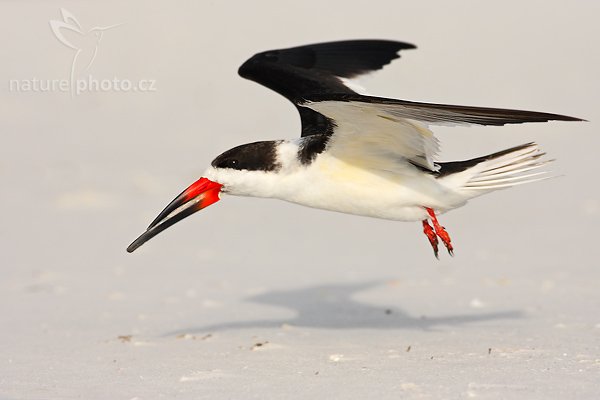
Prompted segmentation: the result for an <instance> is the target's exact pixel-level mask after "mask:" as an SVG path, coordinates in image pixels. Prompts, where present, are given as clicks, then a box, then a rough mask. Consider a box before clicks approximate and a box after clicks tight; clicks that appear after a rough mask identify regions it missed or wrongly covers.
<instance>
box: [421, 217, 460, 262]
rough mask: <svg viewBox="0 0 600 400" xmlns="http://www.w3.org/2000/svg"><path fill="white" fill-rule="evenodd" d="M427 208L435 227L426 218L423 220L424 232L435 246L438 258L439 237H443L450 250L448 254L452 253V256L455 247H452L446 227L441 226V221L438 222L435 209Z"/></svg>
mask: <svg viewBox="0 0 600 400" xmlns="http://www.w3.org/2000/svg"><path fill="white" fill-rule="evenodd" d="M425 210H427V214H429V217H430V218H431V222H432V224H433V228H432V227H431V225H429V222H428V221H427V220H426V219H425V220H423V232H424V233H425V235H426V236H427V238H428V239H429V243H430V244H431V247H433V253H434V254H435V256H436V257H437V258H439V257H438V239H437V238H438V237H439V238H440V239H441V241H442V243H444V246H446V249H447V250H448V254H450V255H451V256H454V247H452V240H451V239H450V235H449V234H448V232H447V231H446V229H445V228H444V227H443V226H441V225H440V223H439V222H438V220H437V217H436V216H435V212H434V211H433V209H432V208H429V207H425Z"/></svg>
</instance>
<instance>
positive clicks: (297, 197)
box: [127, 40, 582, 257]
mask: <svg viewBox="0 0 600 400" xmlns="http://www.w3.org/2000/svg"><path fill="white" fill-rule="evenodd" d="M414 48H415V46H414V45H412V44H409V43H403V42H395V41H388V40H348V41H337V42H327V43H318V44H311V45H306V46H300V47H293V48H288V49H281V50H270V51H266V52H262V53H258V54H256V55H255V56H253V57H251V58H250V59H249V60H248V61H246V62H245V63H244V64H243V65H242V66H241V67H240V68H239V71H238V72H239V74H240V75H241V76H242V77H244V78H247V79H250V80H253V81H255V82H257V83H259V84H261V85H263V86H266V87H268V88H269V89H271V90H274V91H275V92H277V93H279V94H281V95H282V96H284V97H285V98H287V99H288V100H289V101H291V102H292V103H293V104H294V106H295V107H296V109H297V110H298V113H299V114H300V119H301V123H302V128H301V135H300V138H298V139H282V140H273V141H260V142H254V143H248V144H243V145H241V146H237V147H234V148H232V149H230V150H227V151H226V152H224V153H223V154H221V155H219V156H218V157H217V158H215V159H214V160H213V161H212V163H211V165H210V167H208V169H207V170H206V171H205V172H204V175H203V176H202V177H201V178H200V179H198V180H197V181H196V182H194V183H193V184H192V185H190V186H189V187H188V188H187V189H185V190H184V191H183V192H182V193H181V194H180V195H179V196H177V197H176V198H175V199H174V200H173V201H172V202H171V203H170V204H169V205H168V206H167V207H166V208H165V209H164V210H163V211H162V212H161V213H160V214H159V215H158V217H156V219H155V220H154V221H152V223H151V224H150V226H148V228H147V229H146V231H145V232H144V233H142V234H141V235H140V236H139V237H138V238H137V239H136V240H135V241H134V242H133V243H131V245H129V247H128V248H127V251H128V252H130V253H131V252H133V251H134V250H135V249H137V248H138V247H140V246H141V245H142V244H144V243H145V242H146V241H148V240H149V239H151V238H152V237H154V236H155V235H157V234H158V233H160V232H162V231H163V230H165V229H166V228H168V227H170V226H171V225H173V224H175V223H177V222H178V221H181V220H182V219H184V218H186V217H188V216H190V215H192V214H193V213H195V212H197V211H199V210H202V209H203V208H205V207H208V206H209V205H211V204H213V203H215V202H217V201H219V199H220V196H221V194H230V195H236V196H253V197H270V198H277V199H281V200H286V201H289V202H293V203H297V204H301V205H305V206H309V207H315V208H320V209H325V210H331V211H338V212H343V213H348V214H356V215H363V216H370V217H376V218H384V219H390V220H398V221H421V223H422V227H423V232H424V233H425V235H426V236H427V239H428V240H429V243H430V244H431V247H432V248H433V252H434V255H435V256H436V257H438V245H439V240H441V242H442V243H443V244H444V246H445V247H446V249H447V250H448V252H449V253H450V255H453V252H454V248H453V245H452V242H451V239H450V236H449V234H448V232H447V231H446V229H445V228H444V227H443V226H441V225H440V223H439V222H438V219H437V215H438V214H440V213H443V212H446V211H449V210H452V209H454V208H457V207H460V206H463V205H464V204H465V203H466V202H467V201H468V200H470V199H472V198H474V197H477V196H480V195H482V194H485V193H489V192H492V191H494V190H497V189H502V188H507V187H511V186H516V185H521V184H524V183H530V182H535V181H539V180H543V179H546V178H547V177H548V176H547V172H544V171H542V170H540V168H541V167H543V166H544V165H545V164H547V163H548V162H549V161H551V160H544V159H542V156H543V155H544V153H543V152H541V151H540V150H539V148H538V146H537V144H535V143H527V144H523V145H520V146H516V147H513V148H510V149H507V150H503V151H499V152H496V153H493V154H489V155H486V156H483V157H477V158H473V159H470V160H464V161H451V162H440V161H436V159H435V156H436V153H437V152H438V147H439V145H438V140H437V139H436V138H435V136H434V134H433V132H432V131H431V130H430V129H429V126H430V125H448V124H450V125H471V124H474V125H504V124H519V123H524V122H546V121H550V120H560V121H582V120H581V119H579V118H574V117H568V116H565V115H558V114H549V113H542V112H533V111H521V110H508V109H500V108H484V107H470V106H457V105H446V104H430V103H420V102H412V101H405V100H395V99H389V98H381V97H373V96H366V95H362V94H359V93H357V92H356V91H355V90H353V87H354V86H353V85H352V83H351V82H350V79H352V78H356V77H359V76H361V75H363V74H367V73H370V72H372V71H376V70H379V69H381V68H383V66H385V65H386V64H389V63H390V62H391V61H392V60H393V59H395V58H398V57H399V54H398V53H399V52H400V51H402V50H408V49H414Z"/></svg>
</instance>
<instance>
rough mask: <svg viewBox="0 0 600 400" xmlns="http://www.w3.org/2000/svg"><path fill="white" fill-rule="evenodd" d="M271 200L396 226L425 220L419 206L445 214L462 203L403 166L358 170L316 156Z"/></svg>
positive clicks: (433, 180) (290, 178)
mask: <svg viewBox="0 0 600 400" xmlns="http://www.w3.org/2000/svg"><path fill="white" fill-rule="evenodd" d="M279 188H280V190H277V193H276V194H275V195H274V196H272V197H277V198H279V199H282V200H287V201H290V202H293V203H297V204H302V205H305V206H309V207H315V208H321V209H325V210H331V211H339V212H343V213H348V214H356V215H364V216H370V217H376V218H384V219H391V220H401V221H417V220H422V219H425V218H426V217H427V212H426V211H425V208H424V207H431V208H433V209H435V210H436V211H441V212H443V211H447V210H449V209H452V208H456V207H458V206H460V205H462V204H464V200H463V199H462V198H460V197H459V196H457V195H456V194H453V193H452V192H449V191H448V190H447V189H446V188H444V187H443V186H442V185H440V184H439V183H438V181H437V180H436V179H435V178H434V177H433V176H429V175H426V174H423V173H422V172H421V171H418V170H416V169H414V168H413V167H412V166H407V168H406V171H403V173H398V172H397V171H396V172H386V171H375V170H366V169H363V168H358V167H356V166H353V165H350V164H346V163H343V162H341V161H339V160H337V159H335V158H332V157H319V159H318V160H316V161H315V162H314V163H313V164H311V166H310V167H309V168H306V169H303V170H300V171H298V172H296V173H294V174H290V175H288V176H287V177H286V178H285V180H283V181H282V182H281V185H279Z"/></svg>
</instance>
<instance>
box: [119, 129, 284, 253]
mask: <svg viewBox="0 0 600 400" xmlns="http://www.w3.org/2000/svg"><path fill="white" fill-rule="evenodd" d="M280 143H281V142H280V141H266V142H256V143H249V144H244V145H241V146H237V147H234V148H232V149H230V150H227V151H226V152H224V153H223V154H221V155H219V156H218V157H217V158H215V159H214V160H213V161H212V163H211V166H210V167H209V168H208V169H207V170H206V171H205V172H204V174H203V176H202V177H201V178H200V179H198V180H197V181H196V182H194V183H192V184H191V185H190V186H189V187H188V188H187V189H185V190H184V191H183V192H181V194H180V195H179V196H177V197H176V198H175V199H173V201H171V202H170V203H169V205H167V207H165V209H164V210H163V211H162V212H161V213H160V214H159V215H158V216H157V217H156V218H155V219H154V221H152V223H151V224H150V226H148V228H147V229H146V231H145V232H144V233H142V234H141V235H140V236H139V237H138V238H137V239H136V240H135V241H134V242H133V243H131V244H130V245H129V247H127V251H128V252H129V253H131V252H133V251H134V250H135V249H137V248H138V247H140V246H141V245H142V244H144V243H145V242H147V241H148V240H150V239H152V238H153V237H154V236H156V235H157V234H159V233H160V232H162V231H164V230H165V229H167V228H168V227H170V226H171V225H173V224H175V223H177V222H179V221H181V220H182V219H184V218H186V217H189V216H190V215H192V214H194V213H195V212H197V211H200V210H202V209H203V208H206V207H208V206H209V205H211V204H214V203H216V202H217V201H219V200H220V195H221V193H228V194H233V195H239V196H258V197H270V196H271V195H272V190H273V189H274V187H275V186H276V184H275V178H274V175H275V174H274V173H276V172H278V171H279V170H280V168H281V161H279V159H280V157H279V156H278V147H279V144H280Z"/></svg>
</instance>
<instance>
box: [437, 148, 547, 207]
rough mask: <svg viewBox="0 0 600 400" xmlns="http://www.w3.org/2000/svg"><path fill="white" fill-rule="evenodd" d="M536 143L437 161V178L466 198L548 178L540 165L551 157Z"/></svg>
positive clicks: (544, 163)
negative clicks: (467, 157)
mask: <svg viewBox="0 0 600 400" xmlns="http://www.w3.org/2000/svg"><path fill="white" fill-rule="evenodd" d="M544 154H546V153H543V152H542V151H540V149H539V147H538V145H537V144H536V143H527V144H524V145H521V146H517V147H513V148H510V149H507V150H503V151H499V152H497V153H494V154H490V155H487V156H484V157H478V158H474V159H471V160H465V161H455V162H447V163H439V165H440V170H439V173H440V175H439V176H438V179H439V180H440V182H441V183H443V184H444V185H445V186H447V187H449V188H451V189H453V190H455V191H457V192H459V193H460V194H461V195H463V196H465V197H466V198H467V199H470V198H473V197H477V196H480V195H482V194H485V193H488V192H491V191H494V190H497V189H504V188H507V187H512V186H517V185H522V184H524V183H531V182H537V181H541V180H544V179H548V178H551V177H552V176H549V175H548V174H549V171H539V168H541V167H543V166H544V165H546V164H548V163H549V162H551V161H553V160H541V157H542V156H543V155H544Z"/></svg>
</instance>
